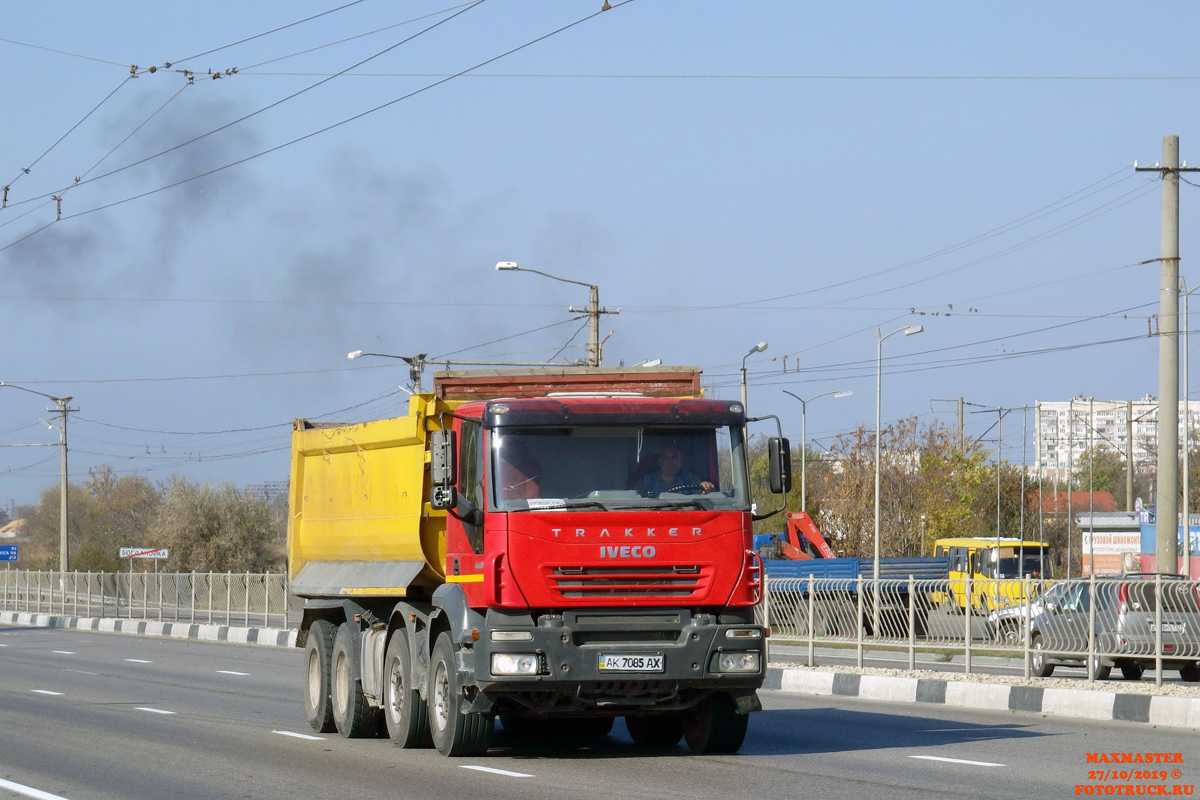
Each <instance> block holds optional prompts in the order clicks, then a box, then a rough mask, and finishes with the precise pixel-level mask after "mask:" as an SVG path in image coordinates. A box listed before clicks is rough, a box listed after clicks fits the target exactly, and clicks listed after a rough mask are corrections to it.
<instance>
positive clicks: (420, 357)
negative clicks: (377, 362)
mask: <svg viewBox="0 0 1200 800" xmlns="http://www.w3.org/2000/svg"><path fill="white" fill-rule="evenodd" d="M362 356H378V357H379V358H398V359H400V360H401V361H403V362H404V363H405V364H408V366H409V370H408V377H409V379H410V380H411V381H412V383H413V393H414V394H420V393H421V373H422V372H424V371H425V353H418V354H417V355H415V356H394V355H392V354H391V353H364V352H363V351H362V350H352V351H350V352H349V353H346V358H349V359H355V358H361V357H362Z"/></svg>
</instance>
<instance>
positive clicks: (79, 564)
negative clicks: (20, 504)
mask: <svg viewBox="0 0 1200 800" xmlns="http://www.w3.org/2000/svg"><path fill="white" fill-rule="evenodd" d="M60 497H61V491H60V488H59V487H58V486H54V487H52V488H48V489H46V490H45V491H43V492H42V494H41V497H40V498H39V499H38V502H37V504H36V505H34V506H32V507H27V508H24V509H22V511H23V513H24V515H25V518H26V519H27V520H28V525H29V526H28V529H27V530H28V532H29V535H30V538H31V540H32V550H33V552H32V553H31V562H30V563H31V564H32V565H33V566H35V567H40V568H42V569H58V565H59V558H58V551H59V542H60V536H61V531H60V519H61V516H60V503H59V498H60ZM67 499H68V501H69V511H70V513H69V514H68V525H67V533H68V538H69V539H70V551H71V557H70V567H71V569H72V570H77V571H89V570H92V571H100V572H113V571H115V570H117V569H119V568H120V567H121V559H120V554H119V553H120V548H121V547H124V546H143V545H146V544H147V542H146V541H145V535H146V532H147V530H148V529H149V527H150V523H151V521H152V520H153V519H154V517H155V515H156V514H157V511H158V505H159V503H160V502H161V497H160V495H159V491H158V488H157V487H155V486H154V484H153V483H151V482H150V481H148V480H147V479H146V478H143V477H142V476H140V475H123V476H121V477H117V475H116V473H115V472H114V471H113V468H112V467H110V466H107V465H104V466H100V467H96V468H95V469H92V470H89V471H88V479H87V480H86V481H84V482H83V484H82V485H81V484H74V483H72V484H68V486H67Z"/></svg>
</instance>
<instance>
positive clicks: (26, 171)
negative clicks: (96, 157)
mask: <svg viewBox="0 0 1200 800" xmlns="http://www.w3.org/2000/svg"><path fill="white" fill-rule="evenodd" d="M131 78H132V76H130V75H126V76H125V77H124V78H122V79H121V82H120V83H118V84H117V85H116V88H114V89H113V90H112V91H111V92H109V93H108V94H107V95H105V96H104V99H103V100H101V101H100V102H99V103H97V104H96V105H95V106H94V107H93V108H92V110H91V111H89V112H87V113H86V114H84V115H83V119H81V120H79V121H78V122H76V123H75V124H74V125H72V126H71V128H70V130H68V131H67V132H66V133H64V134H63V135H62V136H60V137H58V139H57V140H55V142H54V144H52V145H50V146H49V147H47V148H46V150H45V152H43V153H42V154H41V155H40V156H38V157H37V158H35V159H34V160H33V163H31V164H30V165H29V166H27V167H22V168H21V169H20V171H18V172H17V175H16V177H15V178H13V179H12V180H11V181H9V182H8V184H7V185H6V186H5V187H4V199H5V200H7V198H8V188H9V187H10V186H12V185H13V184H14V183H16V182H17V181H19V180H20V179H21V176H23V175H28V174H29V173H30V172H31V171H32V170H33V168H34V167H35V166H37V163H38V162H39V161H41V160H42V159H43V158H45V157H46V156H47V155H49V154H50V151H51V150H53V149H54V148H56V147H58V146H59V145H60V144H62V141H63V139H66V138H67V137H68V136H70V135H71V134H72V133H73V132H74V131H75V129H76V128H78V127H79V126H80V125H82V124H83V123H84V122H86V121H87V119H88V117H90V116H91V115H92V114H95V113H96V111H98V110H99V109H100V107H101V106H102V105H104V104H105V103H107V102H108V101H109V100H110V99H111V98H112V96H113V95H114V94H116V93H117V92H119V91H120V90H121V87H122V86H124V85H125V84H127V83H129V81H130V80H131ZM45 196H46V195H43V197H45ZM39 199H40V198H39ZM4 205H16V204H15V203H4Z"/></svg>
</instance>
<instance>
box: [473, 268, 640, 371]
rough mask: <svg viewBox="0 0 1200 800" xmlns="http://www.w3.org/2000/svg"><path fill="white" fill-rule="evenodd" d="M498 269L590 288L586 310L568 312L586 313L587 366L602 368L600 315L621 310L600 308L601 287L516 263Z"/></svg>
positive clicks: (572, 308)
mask: <svg viewBox="0 0 1200 800" xmlns="http://www.w3.org/2000/svg"><path fill="white" fill-rule="evenodd" d="M496 269H497V270H498V271H500V272H533V273H536V274H538V275H541V276H542V277H545V278H550V279H552V280H556V281H562V282H563V283H574V284H575V285H577V286H586V287H588V305H587V308H586V309H579V308H575V306H571V307H570V308H568V309H567V310H568V311H570V312H571V313H572V314H579V313H585V314H587V317H588V346H587V365H588V366H589V367H598V366H600V315H601V314H620V313H621V309H619V308H618V309H616V310H615V311H609V310H608V309H607V308H601V307H600V287H598V286H597V285H596V284H594V283H587V282H585V281H573V280H571V279H570V278H560V277H558V276H557V275H551V274H550V273H548V272H542V271H541V270H538V269H529V268H528V267H519V266H517V262H515V261H501V262H500V263H499V264H497V265H496Z"/></svg>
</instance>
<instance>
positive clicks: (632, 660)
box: [600, 653, 663, 672]
mask: <svg viewBox="0 0 1200 800" xmlns="http://www.w3.org/2000/svg"><path fill="white" fill-rule="evenodd" d="M600 671H601V672H662V671H663V657H662V656H661V655H656V656H624V655H614V654H611V653H602V654H601V655H600Z"/></svg>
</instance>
